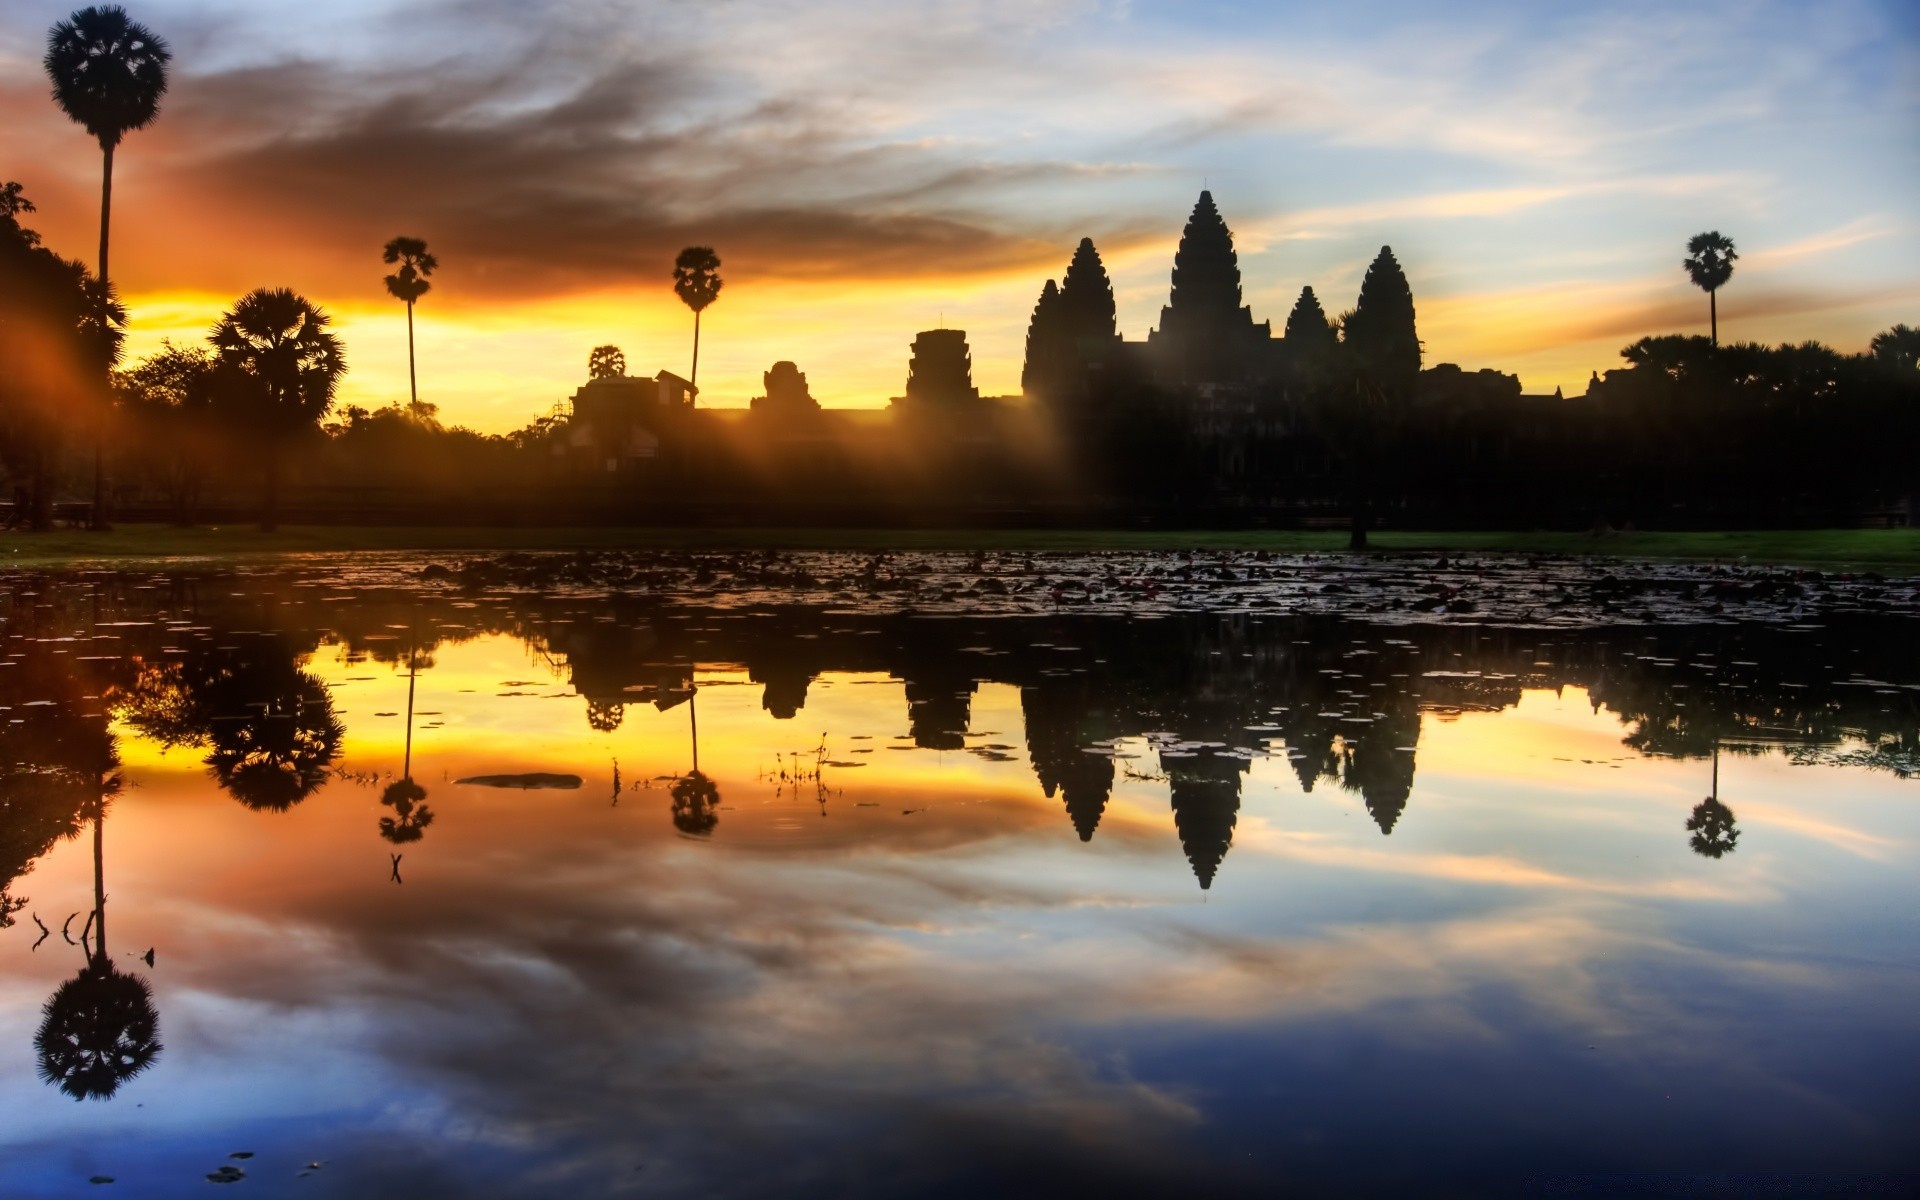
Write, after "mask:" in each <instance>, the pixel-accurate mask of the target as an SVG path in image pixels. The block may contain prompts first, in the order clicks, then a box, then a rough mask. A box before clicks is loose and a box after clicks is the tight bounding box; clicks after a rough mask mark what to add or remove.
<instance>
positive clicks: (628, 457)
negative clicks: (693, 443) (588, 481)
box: [556, 346, 699, 474]
mask: <svg viewBox="0 0 1920 1200" xmlns="http://www.w3.org/2000/svg"><path fill="white" fill-rule="evenodd" d="M626 370H627V361H626V356H625V355H623V354H622V353H621V352H620V349H619V347H617V346H600V347H597V348H596V349H595V350H594V352H593V354H592V356H591V357H590V358H589V359H588V362H587V371H588V374H589V375H590V376H591V377H590V378H589V379H588V380H587V382H586V383H585V384H583V385H582V386H581V387H580V388H579V389H578V390H577V391H575V392H574V393H573V398H572V400H571V401H570V403H569V415H568V419H567V427H566V433H565V436H564V438H563V439H562V441H561V443H560V445H559V446H557V447H556V453H559V454H564V455H565V456H566V457H567V458H568V459H570V460H572V462H573V463H574V464H575V465H576V466H577V467H578V468H579V469H582V470H586V471H593V472H596V473H599V472H605V473H607V474H614V473H617V472H619V471H620V470H621V469H622V468H624V467H629V466H632V465H634V464H637V463H641V462H645V461H648V460H651V459H653V458H655V457H657V456H658V455H659V453H660V435H661V433H662V431H663V429H664V428H665V426H666V425H667V424H668V423H670V422H672V421H674V420H675V419H676V418H678V417H680V416H681V415H682V414H685V413H689V412H692V411H693V402H694V397H695V396H697V395H698V394H699V389H698V388H696V387H694V385H693V384H692V383H690V382H688V381H687V380H685V379H682V378H681V377H680V376H678V375H675V374H674V373H673V372H672V371H661V372H659V373H657V374H655V375H654V376H653V377H652V378H651V379H649V378H647V377H645V376H634V375H628V374H627V373H626Z"/></svg>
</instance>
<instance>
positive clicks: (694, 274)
mask: <svg viewBox="0 0 1920 1200" xmlns="http://www.w3.org/2000/svg"><path fill="white" fill-rule="evenodd" d="M724 284H725V281H724V280H722V279H721V278H720V256H719V255H717V254H715V253H714V252H713V247H711V246H688V247H687V248H686V249H685V250H682V251H681V252H680V256H679V257H678V258H676V259H674V260H673V294H674V295H676V296H678V297H680V301H681V303H683V304H685V305H686V306H687V307H688V308H690V309H692V310H693V371H692V373H691V374H689V375H688V376H687V382H688V383H691V384H693V385H694V388H695V390H696V392H697V391H698V389H699V385H700V314H701V313H702V312H704V311H706V307H707V305H709V304H712V303H713V302H714V301H715V300H716V299H718V298H719V296H720V289H721V287H722V286H724Z"/></svg>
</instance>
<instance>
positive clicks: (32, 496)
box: [0, 183, 125, 529]
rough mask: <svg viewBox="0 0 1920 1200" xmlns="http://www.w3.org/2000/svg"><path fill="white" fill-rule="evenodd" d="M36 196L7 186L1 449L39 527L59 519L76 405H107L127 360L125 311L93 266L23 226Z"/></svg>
mask: <svg viewBox="0 0 1920 1200" xmlns="http://www.w3.org/2000/svg"><path fill="white" fill-rule="evenodd" d="M32 211H33V203H32V202H31V201H29V200H28V199H27V198H26V197H25V196H24V195H22V194H21V191H20V187H19V185H18V184H15V183H9V184H7V185H5V187H4V188H3V189H0V457H4V459H5V461H6V463H7V466H8V468H9V470H10V471H11V472H12V473H13V474H14V476H15V477H17V478H24V479H26V480H28V481H29V483H28V489H27V490H28V496H27V503H28V507H29V509H30V514H29V516H30V520H31V523H32V525H33V527H34V528H36V529H45V528H46V527H47V526H48V524H50V520H51V518H50V514H51V511H52V510H51V505H52V497H53V490H54V484H55V479H56V476H57V466H58V458H59V447H60V443H61V440H62V435H63V433H64V432H65V431H66V429H67V428H68V426H69V425H70V423H71V418H72V414H73V413H74V412H76V411H78V412H87V411H98V410H99V408H100V407H101V406H102V405H104V404H105V403H106V402H105V401H104V400H103V399H101V398H100V395H99V393H100V392H101V391H102V390H103V389H104V387H105V383H106V378H107V374H108V372H109V371H110V370H111V369H112V367H113V364H114V363H115V362H117V361H118V360H119V356H120V345H121V339H122V326H123V325H124V322H125V313H124V312H123V311H122V310H121V308H120V306H119V304H118V302H117V301H116V300H115V299H114V298H113V295H112V293H111V291H109V290H107V289H103V288H102V287H101V286H100V282H99V280H98V279H96V278H95V277H94V276H92V275H90V274H89V273H88V272H87V269H86V267H85V266H84V265H82V264H80V263H78V262H72V261H69V260H67V259H64V258H62V257H60V256H59V255H58V254H55V253H54V252H53V251H51V250H49V249H47V248H46V247H45V246H42V245H41V244H40V235H39V234H38V233H35V232H34V231H33V230H31V229H27V228H25V227H23V226H22V225H21V224H20V214H22V213H28V212H32Z"/></svg>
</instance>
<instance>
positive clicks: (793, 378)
mask: <svg viewBox="0 0 1920 1200" xmlns="http://www.w3.org/2000/svg"><path fill="white" fill-rule="evenodd" d="M760 381H761V383H762V384H763V385H765V387H766V395H764V396H755V397H754V398H753V401H752V408H753V412H754V414H755V415H756V416H763V417H772V418H776V419H794V418H799V417H817V416H819V415H820V402H819V401H818V400H815V399H814V398H813V393H812V392H810V391H809V390H808V389H807V376H806V372H804V371H802V370H801V369H800V368H799V367H797V366H795V365H794V364H793V363H790V362H786V361H784V360H783V361H781V362H777V363H775V364H773V368H772V369H771V370H769V371H768V372H767V373H766V374H765V375H762V376H761V377H760Z"/></svg>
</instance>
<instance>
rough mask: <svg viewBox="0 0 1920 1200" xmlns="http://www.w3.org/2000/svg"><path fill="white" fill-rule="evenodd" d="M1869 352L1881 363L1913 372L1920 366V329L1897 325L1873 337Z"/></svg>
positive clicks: (1868, 347) (1868, 348)
mask: <svg viewBox="0 0 1920 1200" xmlns="http://www.w3.org/2000/svg"><path fill="white" fill-rule="evenodd" d="M1867 352H1868V353H1870V354H1872V355H1873V356H1874V357H1875V358H1877V359H1879V360H1880V361H1881V362H1883V363H1886V364H1888V365H1889V366H1892V367H1896V368H1898V369H1900V370H1903V371H1911V370H1913V369H1914V367H1915V366H1920V329H1915V328H1913V327H1912V326H1911V325H1895V326H1894V327H1893V328H1892V329H1888V330H1886V331H1884V332H1882V333H1876V334H1874V335H1873V341H1872V342H1871V343H1869V344H1868V346H1867Z"/></svg>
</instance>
